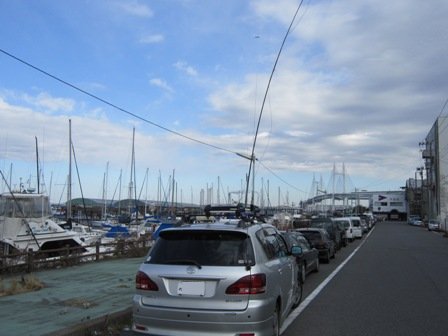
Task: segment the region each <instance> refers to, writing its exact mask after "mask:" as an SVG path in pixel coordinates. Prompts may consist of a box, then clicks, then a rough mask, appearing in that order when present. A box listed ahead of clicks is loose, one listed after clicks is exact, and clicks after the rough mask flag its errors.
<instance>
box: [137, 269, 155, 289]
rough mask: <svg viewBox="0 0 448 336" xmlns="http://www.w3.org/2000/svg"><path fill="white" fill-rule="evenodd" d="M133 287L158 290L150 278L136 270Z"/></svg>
mask: <svg viewBox="0 0 448 336" xmlns="http://www.w3.org/2000/svg"><path fill="white" fill-rule="evenodd" d="M135 288H137V289H142V290H148V291H158V290H159V287H157V284H156V283H155V282H154V281H152V280H151V278H150V277H149V276H147V275H146V274H145V273H143V272H142V271H138V273H137V275H136V276H135Z"/></svg>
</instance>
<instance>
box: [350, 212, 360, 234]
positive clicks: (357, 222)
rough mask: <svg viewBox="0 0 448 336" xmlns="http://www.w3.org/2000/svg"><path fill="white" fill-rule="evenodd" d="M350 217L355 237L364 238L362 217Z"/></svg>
mask: <svg viewBox="0 0 448 336" xmlns="http://www.w3.org/2000/svg"><path fill="white" fill-rule="evenodd" d="M349 218H350V221H351V222H352V225H353V238H362V235H363V231H362V226H361V218H360V217H357V216H353V217H349Z"/></svg>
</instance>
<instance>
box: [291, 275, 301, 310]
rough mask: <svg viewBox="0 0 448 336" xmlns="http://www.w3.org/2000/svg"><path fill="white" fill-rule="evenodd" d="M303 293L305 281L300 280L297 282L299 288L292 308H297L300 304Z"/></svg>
mask: <svg viewBox="0 0 448 336" xmlns="http://www.w3.org/2000/svg"><path fill="white" fill-rule="evenodd" d="M302 295H303V282H302V281H300V280H299V281H298V282H297V288H296V290H295V293H294V302H293V304H292V307H291V308H292V309H294V308H296V307H297V306H298V305H299V304H300V302H301V301H302Z"/></svg>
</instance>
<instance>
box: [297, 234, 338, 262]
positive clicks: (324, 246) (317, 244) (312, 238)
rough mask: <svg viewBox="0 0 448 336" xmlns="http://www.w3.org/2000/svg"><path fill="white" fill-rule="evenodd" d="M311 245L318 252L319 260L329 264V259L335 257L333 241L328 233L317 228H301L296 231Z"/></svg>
mask: <svg viewBox="0 0 448 336" xmlns="http://www.w3.org/2000/svg"><path fill="white" fill-rule="evenodd" d="M296 231H297V232H300V233H301V234H302V235H303V236H305V238H306V239H307V240H308V241H309V242H310V243H311V246H312V247H314V248H316V249H317V250H318V251H319V259H320V260H322V261H323V262H326V263H329V262H330V258H334V257H335V256H336V248H335V246H334V241H333V240H331V238H330V236H329V235H328V232H327V231H326V230H324V229H319V228H303V229H297V230H296Z"/></svg>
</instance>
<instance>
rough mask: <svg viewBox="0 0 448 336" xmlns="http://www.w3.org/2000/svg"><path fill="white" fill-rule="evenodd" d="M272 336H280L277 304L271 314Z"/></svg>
mask: <svg viewBox="0 0 448 336" xmlns="http://www.w3.org/2000/svg"><path fill="white" fill-rule="evenodd" d="M272 335H273V336H280V308H279V304H278V303H277V304H276V305H275V309H274V311H273V313H272Z"/></svg>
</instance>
